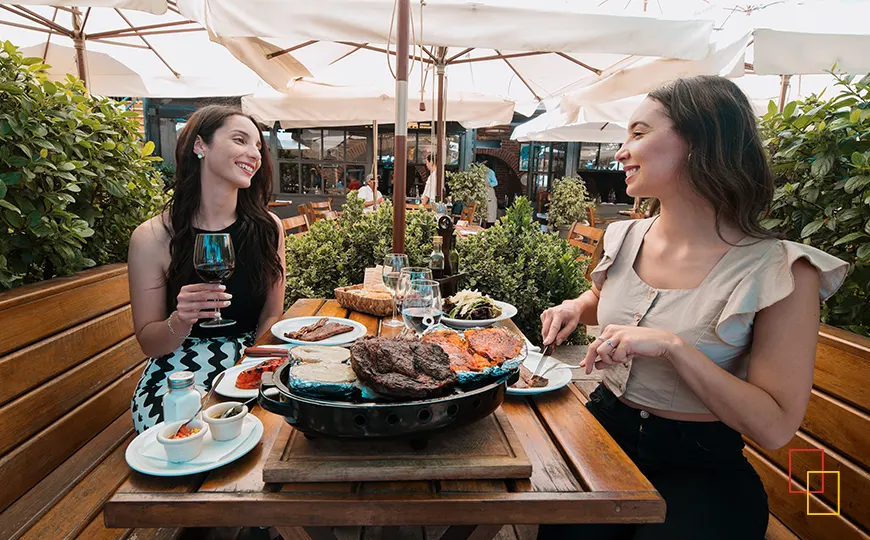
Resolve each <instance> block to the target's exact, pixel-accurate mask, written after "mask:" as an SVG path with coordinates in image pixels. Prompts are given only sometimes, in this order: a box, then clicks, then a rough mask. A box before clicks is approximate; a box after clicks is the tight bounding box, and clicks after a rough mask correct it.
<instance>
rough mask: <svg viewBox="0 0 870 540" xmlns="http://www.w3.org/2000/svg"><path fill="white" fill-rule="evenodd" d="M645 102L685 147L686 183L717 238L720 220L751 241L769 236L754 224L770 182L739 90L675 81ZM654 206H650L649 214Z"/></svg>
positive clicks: (703, 80)
mask: <svg viewBox="0 0 870 540" xmlns="http://www.w3.org/2000/svg"><path fill="white" fill-rule="evenodd" d="M649 97H650V98H652V99H654V100H656V101H658V102H659V103H661V104H662V106H663V107H664V109H665V114H667V115H668V117H669V118H670V119H671V121H672V122H673V124H674V129H675V130H676V132H677V133H678V134H679V135H680V136H681V137H683V138H684V139H685V140H686V141H687V142H688V144H689V157H688V172H689V174H688V179H689V184H690V185H691V187H692V189H693V190H694V192H695V193H697V194H698V196H700V197H701V198H703V199H704V200H706V201H707V202H709V203H710V205H711V206H712V207H713V210H714V212H715V216H716V231H717V233H718V234H719V237H720V238H721V237H722V233H721V230H720V226H721V224H722V222H723V221H726V222H730V223H733V224H734V225H736V226H737V227H738V228H739V229H740V230H741V231H742V232H743V233H744V234H746V235H747V236H750V237H753V238H769V237H773V236H775V234H773V233H772V232H770V231H768V230H767V229H765V228H764V227H762V225H761V223H760V219H761V217H762V216H763V215H764V214H765V213H766V212H767V211H768V210H769V208H770V204H771V202H772V200H773V191H774V177H773V173H772V171H771V169H770V164H769V162H768V159H767V154H766V153H765V151H764V145H763V143H762V141H761V135H760V134H759V132H758V124H757V123H756V120H755V112H754V111H753V109H752V105H751V104H750V103H749V99H747V97H746V95H745V94H744V93H743V91H742V90H740V88H739V87H738V86H737V85H736V84H734V83H733V82H731V81H730V80H728V79H726V78H724V77H717V76H708V75H702V76H698V77H687V78H683V79H677V80H676V81H674V82H672V83H669V84H667V85H665V86H662V87H660V88H658V89H656V90H654V91H652V92H650V93H649ZM657 207H658V201H652V204H651V205H650V209H651V210H652V211H655V210H656V209H657ZM723 240H724V238H723Z"/></svg>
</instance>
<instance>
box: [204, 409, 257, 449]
mask: <svg viewBox="0 0 870 540" xmlns="http://www.w3.org/2000/svg"><path fill="white" fill-rule="evenodd" d="M236 405H242V404H241V403H240V402H238V401H225V402H224V403H218V404H217V405H212V406H211V407H209V408H208V409H206V410H205V412H204V413H203V415H202V419H203V420H204V421H205V422H206V423H207V424H208V425H209V428H210V429H211V438H212V439H214V440H216V441H228V440H230V439H235V438H236V437H238V436H239V435H240V434H241V433H242V424H243V423H244V422H243V420H244V418H245V416H247V414H248V406H247V405H242V412H240V413H239V414H237V415H235V416H233V417H231V418H217V417H219V416H220V415H222V414H223V413H224V411H226V410H227V409H229V408H232V407H235V406H236Z"/></svg>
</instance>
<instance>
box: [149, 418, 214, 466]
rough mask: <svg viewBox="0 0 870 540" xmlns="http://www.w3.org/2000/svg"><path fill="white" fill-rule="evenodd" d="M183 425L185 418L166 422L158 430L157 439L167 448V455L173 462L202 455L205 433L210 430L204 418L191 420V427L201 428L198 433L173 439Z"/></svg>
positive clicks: (181, 461) (188, 459)
mask: <svg viewBox="0 0 870 540" xmlns="http://www.w3.org/2000/svg"><path fill="white" fill-rule="evenodd" d="M182 425H184V420H179V421H177V422H172V423H170V424H166V425H165V426H163V429H161V430H160V431H158V432H157V441H158V442H159V443H160V444H162V445H163V447H164V448H165V449H166V457H167V458H169V461H171V462H173V463H184V462H185V461H190V460H191V459H193V458H195V457H197V456H198V455H200V454H201V453H202V445H203V442H205V433H206V432H207V431H208V426H207V425H205V422H203V421H202V420H191V421H190V424H189V426H190V428H191V429H199V432H198V433H195V434H193V435H191V436H190V437H185V438H183V439H171V438H170V437H172V436H173V435H175V434H176V433H178V428H180V427H181V426H182Z"/></svg>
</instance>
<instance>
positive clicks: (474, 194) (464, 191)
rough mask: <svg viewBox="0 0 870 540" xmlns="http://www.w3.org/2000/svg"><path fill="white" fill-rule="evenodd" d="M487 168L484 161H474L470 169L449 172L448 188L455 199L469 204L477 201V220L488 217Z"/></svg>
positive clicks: (475, 211)
mask: <svg viewBox="0 0 870 540" xmlns="http://www.w3.org/2000/svg"><path fill="white" fill-rule="evenodd" d="M487 175H488V172H487V168H486V166H485V165H484V164H483V163H472V164H471V165H469V166H468V169H466V170H464V171H459V172H449V171H448V172H447V175H446V176H447V188H448V189H449V190H450V196H451V197H453V200H454V201H461V202H464V203H465V204H467V205H471V204H474V203H477V208H476V209H475V210H474V218H475V220H479V219H486V195H487V193H488V192H489V188H487V186H488V185H489V180H487Z"/></svg>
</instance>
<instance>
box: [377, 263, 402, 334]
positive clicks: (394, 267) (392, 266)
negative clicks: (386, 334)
mask: <svg viewBox="0 0 870 540" xmlns="http://www.w3.org/2000/svg"><path fill="white" fill-rule="evenodd" d="M407 266H408V256H407V255H405V254H404V253H390V254H389V255H387V256H386V257H384V268H383V274H382V277H383V279H384V287H386V288H387V290H388V291H390V292H391V293H393V318H392V319H389V320H386V321H384V323H383V324H384V326H389V327H393V328H395V327H397V326H402V321H400V320H399V317H398V316H397V313H396V287H397V285H398V284H399V277H400V276H401V272H402V268H406V267H407Z"/></svg>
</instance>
